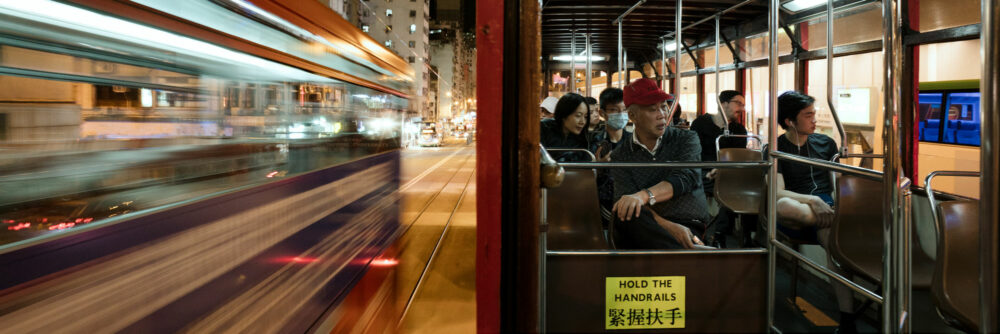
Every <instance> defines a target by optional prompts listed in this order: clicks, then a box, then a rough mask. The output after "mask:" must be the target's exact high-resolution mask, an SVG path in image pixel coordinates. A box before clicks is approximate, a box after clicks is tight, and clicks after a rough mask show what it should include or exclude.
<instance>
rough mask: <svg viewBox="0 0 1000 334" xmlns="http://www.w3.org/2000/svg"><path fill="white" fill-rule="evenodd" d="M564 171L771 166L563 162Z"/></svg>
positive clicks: (756, 164) (752, 164)
mask: <svg viewBox="0 0 1000 334" xmlns="http://www.w3.org/2000/svg"><path fill="white" fill-rule="evenodd" d="M559 165H560V166H562V167H563V168H566V169H591V168H593V169H615V168H722V169H726V168H766V167H769V166H771V164H770V163H768V162H767V161H759V162H730V161H720V162H710V161H676V162H674V161H671V162H563V163H560V164H559Z"/></svg>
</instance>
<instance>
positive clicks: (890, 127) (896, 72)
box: [827, 0, 909, 333]
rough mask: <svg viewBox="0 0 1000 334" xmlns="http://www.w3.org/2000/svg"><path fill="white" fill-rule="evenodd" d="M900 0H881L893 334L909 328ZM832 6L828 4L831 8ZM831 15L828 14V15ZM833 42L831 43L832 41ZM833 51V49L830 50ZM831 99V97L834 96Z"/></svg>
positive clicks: (889, 325)
mask: <svg viewBox="0 0 1000 334" xmlns="http://www.w3.org/2000/svg"><path fill="white" fill-rule="evenodd" d="M899 1H900V0H884V1H882V34H883V35H882V46H883V53H882V59H883V65H884V68H885V70H884V73H885V85H884V86H883V87H884V89H885V92H884V95H885V99H884V106H883V109H884V110H885V112H884V115H885V119H884V120H883V130H882V138H884V140H883V143H882V145H883V147H882V150H883V152H884V153H885V158H884V159H883V162H884V165H883V169H882V170H883V171H884V174H883V181H882V184H883V193H884V194H885V196H886V197H885V198H884V199H883V203H882V206H883V207H884V208H885V209H886V210H885V212H886V213H887V215H886V216H885V217H884V218H883V226H884V232H885V237H884V239H885V243H884V245H885V246H884V247H883V258H884V264H883V272H884V275H883V277H882V289H883V297H884V299H883V300H884V304H883V305H882V332H884V333H892V332H897V331H901V330H903V329H904V328H906V326H904V325H905V323H906V322H905V321H903V320H904V319H901V317H902V316H903V314H905V313H906V312H907V311H908V307H907V301H908V300H909V291H908V290H907V289H905V287H904V286H903V282H905V281H906V279H907V277H906V273H905V271H904V268H906V267H907V266H906V260H907V259H908V258H909V257H908V256H907V255H908V254H907V250H906V246H907V243H906V242H905V241H904V240H902V239H903V235H904V231H905V227H904V226H905V225H906V224H907V222H906V221H905V220H904V216H905V209H904V208H903V201H902V198H901V196H900V195H901V194H902V191H903V189H902V188H903V178H902V177H901V176H902V164H901V163H900V157H901V155H902V153H901V152H900V145H899V144H900V143H901V142H902V140H903V139H904V138H900V131H899V130H900V125H899V118H898V115H899V113H900V112H901V110H900V100H899V98H900V96H902V93H903V91H902V89H903V85H902V74H903V73H902V64H903V53H902V51H903V43H902V39H901V37H902V34H901V33H902V31H901V30H902V28H901V27H902V25H901V23H902V22H901V21H900V20H901V18H902V15H901V14H902V13H901V12H900V11H901V7H900V5H899ZM830 7H831V5H829V4H828V5H827V9H830ZM831 16H832V15H829V14H828V18H829V17H831ZM831 45H832V44H831ZM828 51H832V50H828ZM831 98H832V96H831Z"/></svg>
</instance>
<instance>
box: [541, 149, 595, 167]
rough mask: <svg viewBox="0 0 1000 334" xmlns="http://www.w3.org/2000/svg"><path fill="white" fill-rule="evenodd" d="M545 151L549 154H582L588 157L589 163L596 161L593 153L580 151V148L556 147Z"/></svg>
mask: <svg viewBox="0 0 1000 334" xmlns="http://www.w3.org/2000/svg"><path fill="white" fill-rule="evenodd" d="M545 150H546V151H549V152H583V153H587V155H589V156H590V161H597V156H595V155H594V153H592V152H590V151H589V150H586V149H582V148H558V147H555V148H547V149H545ZM563 164H565V163H563Z"/></svg>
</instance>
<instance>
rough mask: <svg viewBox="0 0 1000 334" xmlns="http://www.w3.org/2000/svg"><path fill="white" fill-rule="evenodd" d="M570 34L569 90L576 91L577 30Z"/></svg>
mask: <svg viewBox="0 0 1000 334" xmlns="http://www.w3.org/2000/svg"><path fill="white" fill-rule="evenodd" d="M569 36H570V37H569V54H570V57H569V92H570V93H576V30H573V31H572V32H571V33H570V35H569Z"/></svg>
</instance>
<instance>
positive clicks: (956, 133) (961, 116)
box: [917, 91, 980, 146]
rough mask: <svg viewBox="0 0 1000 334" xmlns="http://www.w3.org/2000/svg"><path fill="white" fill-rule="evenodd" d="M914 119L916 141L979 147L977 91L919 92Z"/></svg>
mask: <svg viewBox="0 0 1000 334" xmlns="http://www.w3.org/2000/svg"><path fill="white" fill-rule="evenodd" d="M945 111H947V112H945ZM917 116H918V117H919V121H920V123H919V124H918V126H919V131H920V133H919V136H920V141H924V142H933V143H945V144H961V145H974V146H979V138H980V137H979V136H980V127H979V124H980V122H979V92H975V91H945V92H921V93H920V97H919V110H918V113H917Z"/></svg>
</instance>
